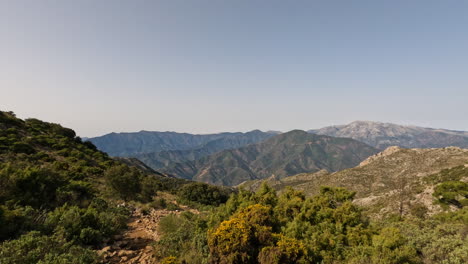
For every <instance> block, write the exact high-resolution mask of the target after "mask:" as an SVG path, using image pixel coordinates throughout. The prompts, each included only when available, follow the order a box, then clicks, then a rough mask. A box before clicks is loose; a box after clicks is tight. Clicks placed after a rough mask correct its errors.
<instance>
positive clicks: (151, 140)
mask: <svg viewBox="0 0 468 264" xmlns="http://www.w3.org/2000/svg"><path fill="white" fill-rule="evenodd" d="M273 135H275V134H274V133H267V132H262V131H260V130H253V131H250V132H246V133H242V132H225V133H218V134H206V135H194V134H188V133H177V132H150V131H140V132H132V133H110V134H107V135H104V136H100V137H94V138H89V139H88V140H89V141H91V142H92V143H93V144H94V145H96V147H98V148H99V149H100V150H101V151H104V152H106V153H108V154H109V155H111V156H117V157H135V156H137V155H142V154H147V153H156V152H161V151H173V150H176V151H189V152H190V151H193V150H196V149H204V150H203V151H201V152H202V153H213V151H217V150H222V149H227V148H236V147H239V146H243V145H246V144H250V143H256V142H259V141H262V140H264V139H267V138H269V137H271V136H273ZM153 155H154V154H153ZM168 155H169V156H174V155H177V153H173V154H168ZM181 155H182V156H190V155H191V154H190V153H187V154H181ZM193 155H195V154H193ZM153 168H154V167H153Z"/></svg>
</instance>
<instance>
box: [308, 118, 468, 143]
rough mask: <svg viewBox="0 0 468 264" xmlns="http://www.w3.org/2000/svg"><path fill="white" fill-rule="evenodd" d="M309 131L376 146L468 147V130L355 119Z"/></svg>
mask: <svg viewBox="0 0 468 264" xmlns="http://www.w3.org/2000/svg"><path fill="white" fill-rule="evenodd" d="M309 132H310V133H314V134H318V135H327V136H333V137H347V138H353V139H356V140H359V141H361V142H364V143H366V144H369V145H371V146H373V147H376V148H378V149H385V148H387V147H389V146H400V147H403V148H443V147H447V146H458V147H462V148H468V132H465V131H453V130H446V129H434V128H425V127H417V126H402V125H396V124H390V123H380V122H370V121H355V122H352V123H350V124H347V125H339V126H329V127H324V128H321V129H315V130H309Z"/></svg>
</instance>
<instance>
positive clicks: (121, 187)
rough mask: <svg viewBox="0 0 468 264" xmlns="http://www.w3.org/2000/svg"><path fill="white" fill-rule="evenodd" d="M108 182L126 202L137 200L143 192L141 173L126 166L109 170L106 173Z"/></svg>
mask: <svg viewBox="0 0 468 264" xmlns="http://www.w3.org/2000/svg"><path fill="white" fill-rule="evenodd" d="M105 177H106V180H107V182H108V184H109V186H110V187H111V188H112V189H113V191H114V192H115V193H116V194H117V195H118V196H119V197H120V198H122V199H124V200H125V201H128V200H131V199H135V198H136V195H137V194H138V193H139V192H140V190H141V185H140V179H141V178H142V175H141V173H140V172H139V171H138V170H137V169H135V168H130V167H128V166H125V165H120V166H114V167H111V168H109V169H108V170H107V171H106V173H105Z"/></svg>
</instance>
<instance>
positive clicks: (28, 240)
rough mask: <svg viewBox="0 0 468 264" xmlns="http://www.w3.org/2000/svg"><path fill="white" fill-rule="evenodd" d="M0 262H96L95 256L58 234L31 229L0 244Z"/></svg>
mask: <svg viewBox="0 0 468 264" xmlns="http://www.w3.org/2000/svg"><path fill="white" fill-rule="evenodd" d="M0 263H3V264H16V263H22V264H36V263H44V264H45V263H70V264H84V263H97V256H96V255H95V253H94V252H93V251H92V250H90V249H85V248H82V247H79V246H76V245H73V243H70V242H67V241H66V240H65V239H63V238H62V237H60V235H54V236H52V237H50V236H45V235H41V233H40V232H38V231H33V232H30V233H27V234H25V235H23V236H21V237H20V238H19V239H16V240H11V241H7V242H4V243H2V244H0Z"/></svg>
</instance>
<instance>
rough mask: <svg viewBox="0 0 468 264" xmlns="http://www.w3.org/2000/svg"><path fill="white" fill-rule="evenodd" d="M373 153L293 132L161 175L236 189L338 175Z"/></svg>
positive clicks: (361, 146)
mask: <svg viewBox="0 0 468 264" xmlns="http://www.w3.org/2000/svg"><path fill="white" fill-rule="evenodd" d="M375 153H377V150H376V149H375V148H373V147H371V146H368V145H366V144H364V143H361V142H359V141H356V140H353V139H349V138H335V137H329V136H322V135H314V134H310V133H307V132H305V131H301V130H293V131H290V132H288V133H283V134H280V135H277V136H274V137H271V138H269V139H267V140H265V141H263V142H260V143H256V144H250V145H247V146H244V147H241V148H237V149H230V150H224V151H221V152H218V153H216V154H213V155H210V156H206V157H203V158H201V159H198V160H195V161H188V162H183V163H176V164H173V165H171V166H169V167H166V168H163V169H162V171H163V172H166V173H168V174H173V175H177V176H179V177H182V178H186V179H192V180H195V181H202V182H206V183H212V184H216V185H237V184H240V183H241V182H243V181H247V180H252V179H262V178H267V177H270V176H274V177H278V178H283V177H286V176H291V175H294V174H297V173H301V172H314V171H319V170H321V169H327V170H330V171H338V170H342V169H345V168H349V167H353V166H355V165H357V164H359V163H360V162H361V161H362V160H364V159H365V158H367V157H368V156H370V155H372V154H375Z"/></svg>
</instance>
